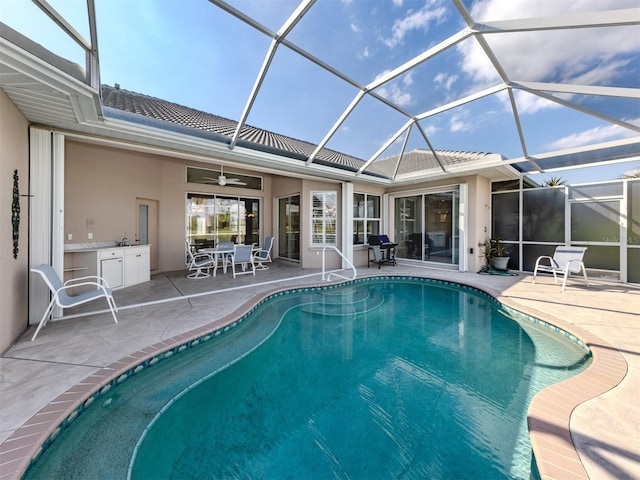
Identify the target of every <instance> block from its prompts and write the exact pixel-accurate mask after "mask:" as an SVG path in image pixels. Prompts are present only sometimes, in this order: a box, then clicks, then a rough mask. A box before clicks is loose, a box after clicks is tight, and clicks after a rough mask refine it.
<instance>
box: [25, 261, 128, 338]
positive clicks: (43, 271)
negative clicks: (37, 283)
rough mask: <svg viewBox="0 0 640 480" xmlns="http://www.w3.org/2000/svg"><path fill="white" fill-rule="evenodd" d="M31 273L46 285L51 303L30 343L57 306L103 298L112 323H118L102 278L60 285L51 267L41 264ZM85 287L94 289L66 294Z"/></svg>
mask: <svg viewBox="0 0 640 480" xmlns="http://www.w3.org/2000/svg"><path fill="white" fill-rule="evenodd" d="M31 271H32V272H34V273H37V274H39V275H40V276H41V277H42V279H43V280H44V282H45V283H46V284H47V287H49V289H50V290H51V292H52V293H53V298H51V302H49V306H48V307H47V309H46V310H45V312H44V315H42V320H40V323H39V324H38V328H36V331H35V333H34V334H33V337H31V341H32V342H33V341H34V340H35V339H36V337H37V336H38V332H39V331H40V329H41V328H42V327H44V326H45V325H46V324H47V322H48V321H49V318H50V317H51V314H52V312H53V307H54V306H55V305H58V306H59V307H61V308H70V307H75V306H76V305H82V304H83V303H87V302H90V301H91V300H95V299H97V298H101V297H104V298H105V299H106V300H107V305H109V310H111V315H113V321H114V322H116V323H118V318H117V317H116V312H117V311H118V307H117V306H116V301H115V300H114V299H113V294H112V293H111V288H109V284H108V283H107V281H106V280H105V279H104V278H102V277H97V276H87V277H79V278H72V279H71V280H68V281H66V282H65V283H62V280H60V277H59V276H58V274H57V273H56V271H55V270H54V269H53V267H52V266H51V265H46V264H42V265H40V266H38V267H34V268H32V269H31ZM87 285H89V286H94V287H96V289H95V290H91V291H89V292H85V293H80V294H78V295H70V294H69V293H68V292H67V290H69V289H72V288H76V287H80V286H87Z"/></svg>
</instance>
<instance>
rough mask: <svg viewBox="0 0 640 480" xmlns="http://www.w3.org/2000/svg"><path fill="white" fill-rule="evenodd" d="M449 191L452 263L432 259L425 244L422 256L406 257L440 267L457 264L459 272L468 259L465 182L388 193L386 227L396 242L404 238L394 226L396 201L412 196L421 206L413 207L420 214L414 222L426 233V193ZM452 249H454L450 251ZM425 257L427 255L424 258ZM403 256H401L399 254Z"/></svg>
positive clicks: (466, 267) (421, 231)
mask: <svg viewBox="0 0 640 480" xmlns="http://www.w3.org/2000/svg"><path fill="white" fill-rule="evenodd" d="M443 193H449V194H451V200H452V205H451V209H450V212H447V213H449V214H450V215H451V216H452V217H454V216H455V219H454V218H451V228H450V231H449V232H448V233H449V235H450V241H451V249H452V251H451V262H450V263H449V262H447V263H442V262H433V261H431V260H430V259H429V258H428V255H425V253H424V245H423V246H422V252H421V253H422V255H421V257H420V259H415V260H414V259H409V258H407V259H406V260H407V261H414V262H420V263H428V264H433V265H440V266H443V267H447V266H448V267H457V268H458V270H459V271H463V272H464V271H467V269H468V260H467V255H466V254H465V252H466V250H467V243H468V239H467V232H468V228H467V218H466V210H467V208H466V203H467V196H468V195H467V185H466V184H464V183H462V184H458V185H446V186H442V187H438V188H429V189H421V190H413V191H405V192H398V193H395V194H391V195H389V201H388V207H387V211H388V218H389V221H388V229H389V232H390V235H391V237H392V238H393V239H395V241H396V242H400V241H403V240H402V239H401V234H400V232H399V231H397V229H396V218H395V216H396V207H395V204H396V200H398V199H402V198H411V199H415V200H416V201H419V202H420V205H419V206H418V205H417V206H416V210H419V211H420V215H419V216H417V217H416V219H415V220H416V221H419V222H420V226H419V232H420V235H422V236H423V235H424V233H425V228H426V224H425V215H426V211H425V203H426V202H425V198H426V196H428V195H434V194H443ZM454 249H455V252H454V251H453V250H454ZM425 257H426V258H425ZM398 258H402V257H398Z"/></svg>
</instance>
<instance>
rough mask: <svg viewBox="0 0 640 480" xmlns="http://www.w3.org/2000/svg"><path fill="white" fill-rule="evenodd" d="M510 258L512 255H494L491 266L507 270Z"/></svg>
mask: <svg viewBox="0 0 640 480" xmlns="http://www.w3.org/2000/svg"><path fill="white" fill-rule="evenodd" d="M509 258H511V257H493V258H492V259H491V266H492V267H493V268H494V269H496V270H501V271H506V270H507V264H508V263H509Z"/></svg>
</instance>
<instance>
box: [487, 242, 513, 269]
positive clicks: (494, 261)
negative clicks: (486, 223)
mask: <svg viewBox="0 0 640 480" xmlns="http://www.w3.org/2000/svg"><path fill="white" fill-rule="evenodd" d="M509 258H510V256H509V252H508V251H507V248H506V247H505V245H504V243H503V242H502V239H501V238H500V237H494V238H491V239H489V260H490V262H491V266H492V267H493V268H495V269H496V270H501V271H506V270H507V264H508V263H509Z"/></svg>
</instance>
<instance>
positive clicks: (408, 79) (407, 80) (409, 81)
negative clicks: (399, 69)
mask: <svg viewBox="0 0 640 480" xmlns="http://www.w3.org/2000/svg"><path fill="white" fill-rule="evenodd" d="M402 83H403V85H404V86H405V87H410V86H411V85H413V70H411V71H409V72H408V73H407V74H406V75H404V77H402Z"/></svg>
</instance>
